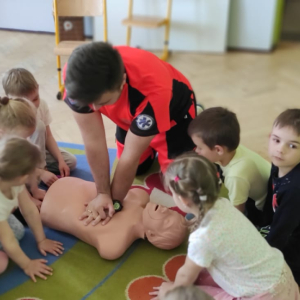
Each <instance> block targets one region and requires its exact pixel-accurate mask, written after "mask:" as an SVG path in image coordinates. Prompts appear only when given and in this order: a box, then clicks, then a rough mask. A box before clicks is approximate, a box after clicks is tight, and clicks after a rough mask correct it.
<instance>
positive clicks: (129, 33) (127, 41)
mask: <svg viewBox="0 0 300 300" xmlns="http://www.w3.org/2000/svg"><path fill="white" fill-rule="evenodd" d="M130 40H131V26H127V35H126V45H127V46H130Z"/></svg>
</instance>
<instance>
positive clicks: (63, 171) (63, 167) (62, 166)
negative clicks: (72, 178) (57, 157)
mask: <svg viewBox="0 0 300 300" xmlns="http://www.w3.org/2000/svg"><path fill="white" fill-rule="evenodd" d="M58 168H59V172H60V176H61V177H65V176H69V175H70V168H69V167H68V165H67V164H66V162H65V161H64V160H61V161H59V162H58Z"/></svg>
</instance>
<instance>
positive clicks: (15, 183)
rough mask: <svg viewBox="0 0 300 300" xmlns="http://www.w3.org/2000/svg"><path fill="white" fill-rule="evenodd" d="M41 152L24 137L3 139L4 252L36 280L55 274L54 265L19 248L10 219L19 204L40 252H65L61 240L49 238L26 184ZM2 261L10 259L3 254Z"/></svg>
mask: <svg viewBox="0 0 300 300" xmlns="http://www.w3.org/2000/svg"><path fill="white" fill-rule="evenodd" d="M40 160H41V155H40V152H39V149H38V148H37V147H36V146H35V145H33V144H31V143H30V142H28V141H27V140H25V139H22V138H18V137H8V138H2V139H1V141H0V242H1V244H2V247H3V249H4V251H5V254H6V255H7V256H8V257H10V258H11V259H12V260H13V261H14V262H15V263H16V264H17V265H19V267H20V268H21V269H23V271H24V272H25V274H26V275H28V276H29V277H30V278H31V279H32V280H33V281H34V282H36V278H35V276H38V277H40V278H42V279H46V278H47V277H46V275H52V271H53V270H52V268H50V267H48V266H47V265H46V263H47V261H46V260H45V259H30V258H29V257H28V256H27V255H26V254H25V253H24V252H23V251H22V249H21V248H20V246H19V243H18V241H17V239H16V238H15V236H14V233H13V231H12V229H11V227H10V226H9V224H8V222H7V220H8V218H9V216H10V215H11V213H12V212H13V211H14V210H15V209H16V208H17V207H20V210H21V211H22V214H23V216H24V218H25V220H26V221H27V223H28V226H29V227H30V228H31V230H32V231H33V234H34V236H35V239H36V242H37V247H38V249H39V251H40V252H41V253H42V254H43V255H44V256H46V255H47V252H49V253H51V254H53V255H56V256H58V255H59V254H62V251H63V247H62V243H60V242H56V241H52V240H49V239H47V238H46V236H45V233H44V231H43V226H42V222H41V218H40V214H39V211H38V209H37V208H36V206H35V205H34V204H33V202H32V201H31V200H30V198H29V196H28V193H27V192H26V189H25V187H24V184H25V183H26V181H27V179H28V176H29V175H30V174H31V173H32V172H34V170H35V168H36V166H37V164H38V163H40ZM0 257H1V258H0V259H1V260H2V261H3V260H5V259H7V257H5V255H3V253H1V256H0ZM1 264H2V262H0V265H1Z"/></svg>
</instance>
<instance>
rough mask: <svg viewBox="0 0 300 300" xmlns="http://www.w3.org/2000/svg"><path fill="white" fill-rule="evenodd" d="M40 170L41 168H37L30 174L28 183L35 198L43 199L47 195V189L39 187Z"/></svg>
mask: <svg viewBox="0 0 300 300" xmlns="http://www.w3.org/2000/svg"><path fill="white" fill-rule="evenodd" d="M40 172H41V171H40V169H37V168H36V169H35V171H34V173H33V174H31V175H30V176H29V178H28V181H27V185H28V188H29V190H30V192H31V194H32V197H33V198H35V199H38V200H43V199H44V197H45V191H43V190H41V189H39V187H38V177H39V176H40Z"/></svg>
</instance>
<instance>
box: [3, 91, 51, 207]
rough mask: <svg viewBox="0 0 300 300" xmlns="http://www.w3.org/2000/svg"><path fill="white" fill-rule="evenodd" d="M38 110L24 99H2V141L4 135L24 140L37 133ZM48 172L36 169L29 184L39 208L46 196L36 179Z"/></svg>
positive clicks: (33, 198)
mask: <svg viewBox="0 0 300 300" xmlns="http://www.w3.org/2000/svg"><path fill="white" fill-rule="evenodd" d="M35 127H36V108H35V107H34V105H33V104H32V103H31V102H29V101H27V100H25V99H22V98H16V99H10V98H8V97H2V98H1V97H0V139H1V137H2V136H3V135H5V134H6V135H7V134H13V135H16V136H19V137H22V138H28V137H29V136H31V135H32V133H33V132H34V131H35ZM44 172H47V171H46V170H42V169H39V168H37V169H36V173H35V175H36V176H31V177H30V179H29V182H28V185H29V190H30V192H31V194H32V200H33V201H34V203H35V204H36V205H37V207H38V208H40V206H41V201H40V200H43V198H44V196H45V192H44V191H43V190H41V189H39V188H38V184H37V180H36V177H37V176H39V177H42V175H43V173H44Z"/></svg>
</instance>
